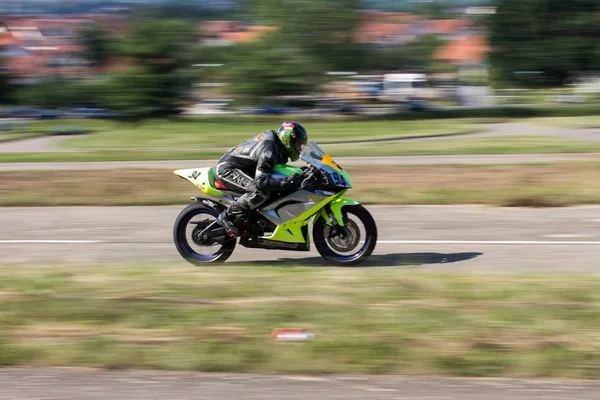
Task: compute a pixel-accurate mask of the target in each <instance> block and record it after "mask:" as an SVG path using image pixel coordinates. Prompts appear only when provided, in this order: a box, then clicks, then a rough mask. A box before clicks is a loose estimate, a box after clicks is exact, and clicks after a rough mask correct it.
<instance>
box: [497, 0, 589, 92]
mask: <svg viewBox="0 0 600 400" xmlns="http://www.w3.org/2000/svg"><path fill="white" fill-rule="evenodd" d="M490 29H491V35H490V41H491V45H492V48H493V50H492V53H491V55H490V61H491V65H492V68H493V71H492V75H493V76H494V77H495V79H497V80H500V81H505V82H513V83H518V84H522V85H526V86H554V85H564V84H565V83H568V82H569V80H570V79H571V78H573V77H574V76H576V75H577V74H578V73H582V72H587V71H599V70H600V2H598V1H597V0H571V1H562V0H500V1H499V3H498V8H497V12H496V14H494V15H493V16H492V17H491V18H490Z"/></svg>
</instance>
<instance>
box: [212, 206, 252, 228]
mask: <svg viewBox="0 0 600 400" xmlns="http://www.w3.org/2000/svg"><path fill="white" fill-rule="evenodd" d="M245 214H246V212H245V210H244V209H242V207H240V206H239V205H238V204H233V205H231V206H230V207H229V208H228V209H226V210H225V211H223V212H222V213H221V214H219V216H218V217H217V221H219V222H220V223H221V225H223V227H224V228H225V230H226V231H227V233H229V235H230V236H240V235H241V231H240V227H239V221H240V220H242V219H243V217H244V215H245Z"/></svg>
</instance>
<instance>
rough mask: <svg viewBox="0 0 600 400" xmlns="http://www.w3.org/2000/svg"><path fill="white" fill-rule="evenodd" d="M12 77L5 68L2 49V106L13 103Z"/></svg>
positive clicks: (0, 81)
mask: <svg viewBox="0 0 600 400" xmlns="http://www.w3.org/2000/svg"><path fill="white" fill-rule="evenodd" d="M11 80H12V76H11V74H10V72H9V71H8V70H7V69H6V68H5V66H4V57H3V56H2V48H0V104H9V103H11V102H12V101H13V93H14V85H13V84H12V83H11Z"/></svg>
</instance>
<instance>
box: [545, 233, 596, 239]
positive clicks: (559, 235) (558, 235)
mask: <svg viewBox="0 0 600 400" xmlns="http://www.w3.org/2000/svg"><path fill="white" fill-rule="evenodd" d="M594 236H595V235H584V234H580V233H554V234H550V235H542V237H548V238H558V239H560V238H562V239H567V238H572V239H573V238H584V237H594Z"/></svg>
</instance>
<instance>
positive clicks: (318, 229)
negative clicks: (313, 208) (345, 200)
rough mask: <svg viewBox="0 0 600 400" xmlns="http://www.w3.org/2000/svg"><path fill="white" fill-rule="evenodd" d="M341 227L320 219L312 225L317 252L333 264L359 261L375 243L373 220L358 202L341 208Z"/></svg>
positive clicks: (375, 232) (371, 250)
mask: <svg viewBox="0 0 600 400" xmlns="http://www.w3.org/2000/svg"><path fill="white" fill-rule="evenodd" d="M342 214H343V217H344V226H343V227H340V229H339V231H336V229H335V228H334V227H331V226H329V225H327V224H326V223H325V221H323V219H322V218H319V219H318V220H317V221H316V222H315V224H314V227H313V240H314V242H315V247H316V249H317V251H318V252H319V254H321V256H322V257H323V258H324V259H326V260H327V261H329V262H330V263H331V264H334V265H356V264H361V263H363V262H365V261H366V260H367V258H369V256H370V255H371V253H373V250H375V245H376V244H377V225H376V224H375V220H374V219H373V217H372V216H371V214H370V213H369V211H367V209H366V208H364V207H363V206H361V205H355V206H345V207H343V208H342Z"/></svg>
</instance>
